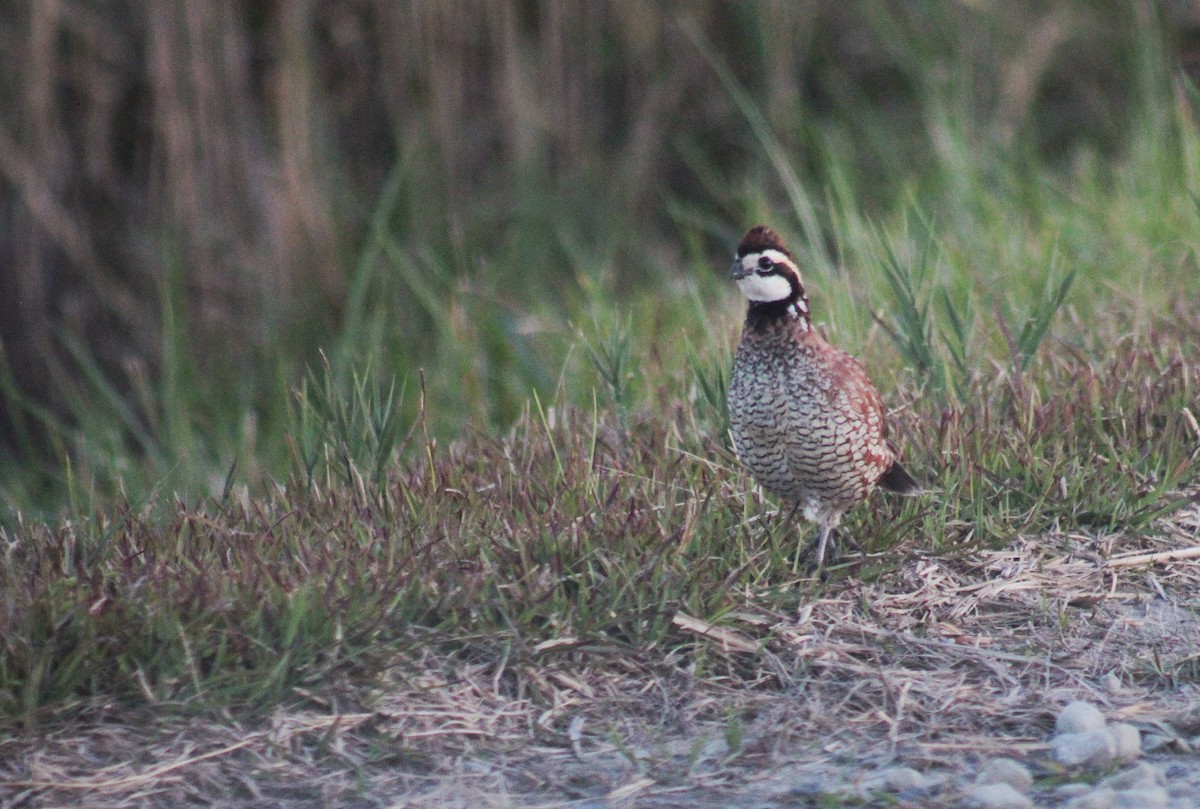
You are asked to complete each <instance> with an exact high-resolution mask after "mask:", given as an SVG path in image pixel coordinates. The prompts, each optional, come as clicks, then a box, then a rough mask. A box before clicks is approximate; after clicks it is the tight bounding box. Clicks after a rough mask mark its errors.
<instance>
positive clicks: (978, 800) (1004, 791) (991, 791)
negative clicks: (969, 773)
mask: <svg viewBox="0 0 1200 809" xmlns="http://www.w3.org/2000/svg"><path fill="white" fill-rule="evenodd" d="M966 805H967V806H972V807H975V809H1033V803H1032V802H1031V801H1030V800H1029V798H1027V797H1025V796H1024V795H1022V794H1021V793H1020V792H1017V791H1016V790H1015V789H1013V788H1012V786H1010V785H1009V784H980V785H979V786H977V787H975V788H974V789H972V790H971V791H970V792H969V793H967V802H966Z"/></svg>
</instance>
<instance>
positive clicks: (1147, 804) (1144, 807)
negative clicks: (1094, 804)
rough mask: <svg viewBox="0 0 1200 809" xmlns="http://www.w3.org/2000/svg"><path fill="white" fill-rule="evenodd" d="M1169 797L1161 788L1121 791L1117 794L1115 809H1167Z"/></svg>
mask: <svg viewBox="0 0 1200 809" xmlns="http://www.w3.org/2000/svg"><path fill="white" fill-rule="evenodd" d="M1170 805H1171V796H1170V795H1168V794H1167V791H1166V790H1165V789H1163V788H1162V787H1143V788H1141V789H1123V790H1121V791H1120V792H1118V793H1117V802H1116V807H1117V809H1167V807H1168V806H1170Z"/></svg>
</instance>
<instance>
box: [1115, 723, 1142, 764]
mask: <svg viewBox="0 0 1200 809" xmlns="http://www.w3.org/2000/svg"><path fill="white" fill-rule="evenodd" d="M1108 733H1109V735H1110V736H1112V738H1113V742H1114V743H1115V744H1116V747H1117V753H1116V757H1117V761H1123V762H1125V763H1126V764H1128V763H1131V762H1134V761H1137V758H1138V756H1140V755H1141V754H1142V734H1141V731H1139V730H1138V729H1137V728H1135V727H1134V726H1133V725H1130V724H1129V723H1127V722H1118V723H1117V724H1115V725H1109V727H1108Z"/></svg>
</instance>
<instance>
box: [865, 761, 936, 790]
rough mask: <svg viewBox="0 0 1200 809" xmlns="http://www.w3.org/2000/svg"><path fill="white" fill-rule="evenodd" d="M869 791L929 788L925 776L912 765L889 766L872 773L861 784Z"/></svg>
mask: <svg viewBox="0 0 1200 809" xmlns="http://www.w3.org/2000/svg"><path fill="white" fill-rule="evenodd" d="M859 786H860V787H861V788H862V789H864V790H867V791H874V790H880V789H883V790H887V791H888V792H903V791H904V790H906V789H919V790H923V789H926V788H927V783H926V780H925V776H923V775H921V773H919V772H917V771H916V770H914V769H913V768H912V767H888V768H886V769H882V770H878V771H876V772H873V773H871V774H870V775H868V776H867V777H866V778H864V779H863V780H862V783H861V784H860V785H859Z"/></svg>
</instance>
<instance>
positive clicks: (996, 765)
mask: <svg viewBox="0 0 1200 809" xmlns="http://www.w3.org/2000/svg"><path fill="white" fill-rule="evenodd" d="M975 783H976V784H980V785H983V784H1008V785H1009V786H1010V787H1012V788H1013V789H1015V790H1017V791H1018V792H1028V791H1029V788H1030V787H1031V786H1033V776H1032V775H1031V774H1030V772H1029V768H1028V767H1026V766H1025V765H1024V764H1022V763H1021V762H1019V761H1014V760H1012V759H1011V758H993V759H990V760H989V761H988V762H987V763H986V764H984V765H983V766H982V767H981V768H980V769H979V775H977V776H975Z"/></svg>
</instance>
